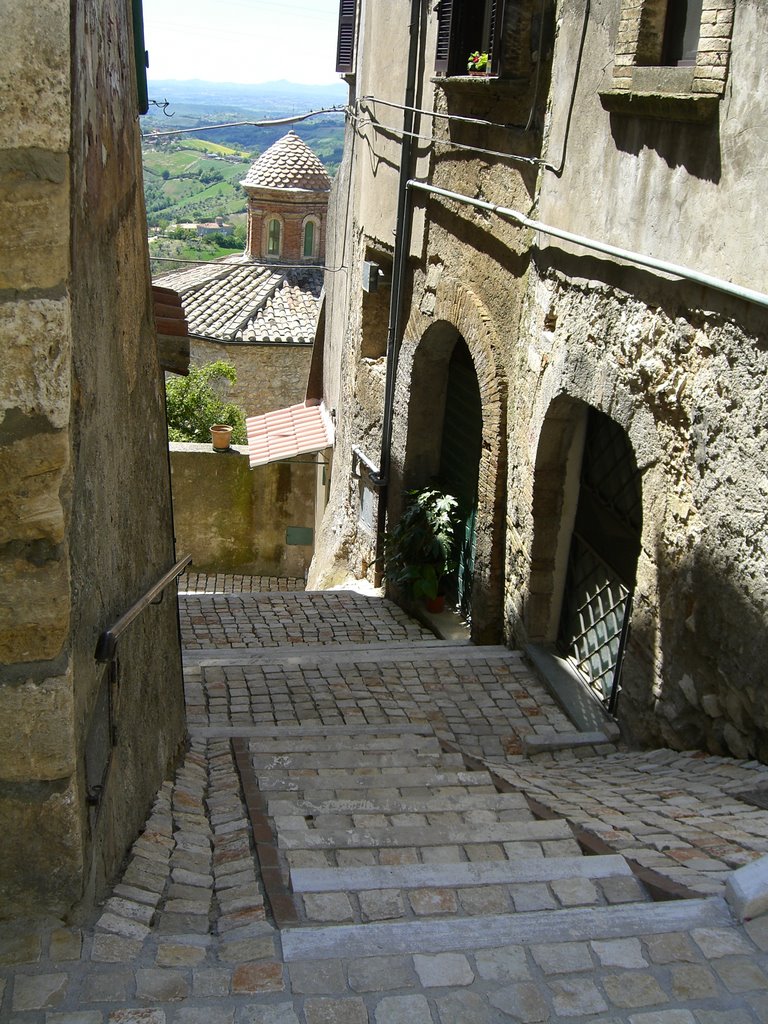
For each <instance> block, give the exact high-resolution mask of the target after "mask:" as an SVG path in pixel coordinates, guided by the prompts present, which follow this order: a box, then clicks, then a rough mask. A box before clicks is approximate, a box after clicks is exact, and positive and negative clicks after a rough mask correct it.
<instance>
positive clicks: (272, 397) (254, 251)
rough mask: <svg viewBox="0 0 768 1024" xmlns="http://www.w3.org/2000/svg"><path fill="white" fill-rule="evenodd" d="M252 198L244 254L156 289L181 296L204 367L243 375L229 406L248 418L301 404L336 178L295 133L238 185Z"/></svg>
mask: <svg viewBox="0 0 768 1024" xmlns="http://www.w3.org/2000/svg"><path fill="white" fill-rule="evenodd" d="M241 184H242V186H243V188H244V189H245V191H246V193H247V195H248V236H247V242H246V247H245V252H244V253H243V254H242V255H237V256H227V257H224V258H223V259H221V260H216V261H214V262H212V263H211V264H209V265H208V266H204V267H195V268H192V269H189V270H179V271H174V272H172V273H169V274H164V275H163V276H162V277H160V278H157V279H156V284H158V285H162V286H164V287H170V288H173V289H175V290H176V291H177V292H178V293H179V294H180V295H181V297H182V301H183V304H184V311H185V313H186V316H187V321H188V324H189V332H190V335H191V336H192V343H191V351H190V358H191V361H192V362H193V363H196V364H198V365H200V364H203V363H209V362H212V361H213V360H216V359H225V360H226V361H227V362H229V363H232V365H233V366H234V367H235V369H236V370H237V382H236V384H235V385H234V386H233V387H232V389H231V391H230V393H229V398H230V399H231V400H232V401H234V402H236V403H237V404H238V405H241V406H242V407H243V408H244V409H245V410H246V412H247V413H248V415H249V416H255V415H261V414H262V413H266V412H269V411H270V410H271V409H275V408H278V407H280V406H286V405H293V404H294V403H296V402H300V401H303V399H304V393H305V390H306V384H307V374H308V372H309V365H310V360H311V356H312V343H313V340H314V335H315V326H316V323H317V318H318V313H319V309H320V302H321V291H322V284H323V272H322V270H320V269H319V266H320V265H322V263H323V261H324V259H325V231H326V218H327V206H328V195H329V191H330V187H331V182H330V178H329V177H328V175H327V173H326V171H325V168H324V167H323V165H322V163H321V162H320V160H319V159H318V158H317V157H316V156H315V154H314V153H313V152H312V150H311V149H310V148H309V146H307V145H306V143H304V142H303V141H302V139H301V138H299V136H298V135H297V134H296V133H295V132H293V131H291V132H288V134H287V135H284V136H283V137H282V138H281V139H278V141H277V142H276V143H274V145H272V146H270V147H269V149H267V150H266V151H265V152H264V153H262V155H261V156H260V157H259V158H258V160H256V162H255V163H254V164H253V166H252V167H251V168H250V170H249V171H248V174H247V175H246V177H245V180H244V181H243V182H241Z"/></svg>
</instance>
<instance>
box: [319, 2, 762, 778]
mask: <svg viewBox="0 0 768 1024" xmlns="http://www.w3.org/2000/svg"><path fill="white" fill-rule="evenodd" d="M408 7H409V5H407V4H406V3H405V2H402V3H400V4H399V5H398V11H399V16H393V14H392V11H391V10H388V11H387V12H386V15H384V14H382V15H381V17H385V16H386V17H387V19H389V20H390V22H391V24H393V25H394V26H395V27H394V28H393V29H391V30H390V34H389V35H387V34H386V33H382V30H381V27H380V25H379V23H378V21H377V19H378V18H379V16H380V12H379V11H378V9H377V5H375V4H372V3H364V4H363V5H362V14H361V18H362V21H361V36H360V39H361V47H362V49H360V50H359V51H358V68H359V70H358V74H357V77H356V78H353V82H354V84H355V86H356V87H357V88H358V92H359V94H360V95H368V94H373V95H379V96H385V97H386V98H389V99H394V100H395V101H401V98H400V97H399V96H397V95H395V94H396V93H397V91H398V89H401V88H402V85H403V82H402V79H401V78H398V76H397V73H396V72H395V70H394V69H393V68H391V67H390V63H389V62H390V58H391V50H390V49H389V44H388V46H387V47H384V48H382V47H381V46H380V45H379V44H378V43H377V40H380V39H381V38H382V34H384V35H386V37H387V39H388V40H390V39H392V38H394V39H395V40H396V45H395V46H393V47H392V48H393V49H396V50H397V52H399V53H401V54H402V53H404V52H406V48H407V47H406V32H405V26H406V25H407V24H408V17H407V8H408ZM624 7H625V9H626V10H630V8H631V5H629V4H625V5H624ZM732 9H733V11H734V16H733V19H731V11H732ZM433 13H434V12H432V14H433ZM432 14H430V15H429V17H430V25H432V24H433V18H432ZM556 14H557V26H556V29H557V30H556V37H555V48H554V55H553V57H552V71H551V78H550V70H549V64H545V65H544V67H543V68H542V74H541V76H540V80H539V83H538V107H537V108H536V109H534V111H533V116H532V117H530V118H529V114H530V113H531V109H532V106H535V104H534V97H533V93H534V91H535V86H534V76H532V77H531V79H530V81H529V82H528V83H527V84H525V83H523V82H521V81H517V82H514V81H511V82H505V83H494V82H485V81H483V82H482V83H478V82H475V81H461V80H458V81H454V82H451V81H448V82H446V83H444V84H438V85H436V86H435V87H434V103H435V108H436V110H438V111H439V112H441V113H449V114H457V115H462V116H468V117H474V118H478V119H482V120H486V121H489V122H497V123H500V124H503V125H504V126H505V127H503V128H492V127H488V126H486V125H478V124H470V123H467V122H460V121H456V122H453V123H452V124H451V125H450V128H448V127H447V126H446V124H445V122H442V121H440V120H437V121H435V122H434V126H433V123H432V121H431V120H429V121H427V119H425V120H424V121H423V122H422V124H421V126H417V131H419V130H421V129H423V128H424V127H425V126H426V125H427V124H428V125H429V127H428V131H429V132H432V131H434V132H435V133H436V134H437V135H438V136H439V137H440V138H441V139H442V140H443V141H446V142H447V141H449V140H450V143H451V144H455V143H459V144H462V145H465V146H478V147H482V148H483V149H485V150H487V151H491V152H486V153H485V154H479V153H469V152H467V151H466V150H465V151H459V150H458V149H456V148H452V145H446V146H443V145H440V144H436V145H434V146H432V147H425V150H423V151H422V152H420V160H422V161H424V160H428V167H427V168H426V171H425V172H424V171H423V165H422V173H421V175H420V176H422V177H427V178H428V179H429V180H430V181H431V182H433V183H434V184H436V185H438V186H442V187H445V188H448V189H452V190H455V191H457V192H460V193H464V194H465V195H467V196H471V197H480V198H482V199H484V200H490V201H491V202H495V203H498V204H500V205H503V206H511V207H513V208H516V209H518V210H521V211H523V212H526V213H528V212H530V211H531V210H533V211H534V216H536V217H537V218H538V219H540V220H541V221H543V222H545V223H549V224H553V225H555V226H557V227H559V228H564V229H566V230H570V231H573V232H577V233H580V234H583V235H587V236H591V237H593V238H597V239H600V240H603V241H607V242H610V243H613V244H614V245H618V246H622V247H624V248H626V249H634V250H636V251H639V252H642V253H646V254H649V255H651V256H656V257H658V258H661V259H664V260H667V261H673V262H678V263H682V264H687V265H688V266H690V267H691V268H692V269H694V270H700V271H703V272H704V273H709V274H713V275H715V276H718V277H721V278H724V279H727V280H731V281H734V282H736V283H737V284H741V285H744V286H747V287H752V288H755V289H758V290H763V291H765V281H766V280H768V273H766V271H767V270H768V266H767V264H768V248H767V247H766V245H765V240H764V237H763V234H764V232H763V224H762V220H761V218H760V217H758V216H755V212H754V211H755V210H758V209H760V208H761V203H762V201H763V200H762V194H763V191H764V187H763V184H762V176H763V166H764V163H765V137H764V133H763V132H761V130H760V127H759V126H761V125H763V124H765V122H766V114H767V113H768V111H766V105H767V104H768V89H767V88H766V69H765V62H764V61H763V60H762V59H761V54H762V53H764V52H765V50H766V46H768V22H767V21H766V19H765V16H764V12H763V8H762V5H761V4H760V3H758V2H755V0H745V2H744V3H738V4H736V5H732V4H730V3H729V0H722V2H719V0H706V2H705V4H704V13H703V24H704V26H705V32H704V34H703V43H702V47H701V53H702V56H701V60H700V61H699V64H700V67H699V68H698V70H696V71H695V72H691V75H692V76H693V77H695V76H696V75H698V76H699V80H700V83H701V82H704V80H705V79H706V81H710V79H711V81H712V83H713V85H712V91H711V95H710V96H709V97H708V99H710V100H711V99H713V97H714V99H715V105H714V107H712V109H715V110H716V114H717V116H716V117H715V118H714V119H713V120H711V121H710V122H707V123H703V124H691V123H682V122H680V121H678V120H672V119H670V118H669V116H652V117H646V116H643V117H640V116H636V115H635V114H629V115H628V114H626V113H624V114H618V113H609V112H608V111H607V110H606V109H604V107H603V105H602V103H601V100H600V91H601V90H605V89H609V88H611V87H612V86H613V85H615V77H614V72H613V65H614V58H615V57H616V56H617V54H618V55H620V56H622V59H624V56H625V55H624V53H623V50H622V46H623V36H622V35H621V32H620V16H621V10H620V5H619V4H617V3H614V2H612V0H593V3H592V4H591V5H588V6H585V5H584V4H582V3H577V2H572V0H562V2H561V3H558V5H557V9H556ZM585 18H586V21H585ZM731 26H732V31H731ZM430 31H431V29H430ZM392 32H394V33H395V35H394V36H392V35H391V33H392ZM398 32H399V33H400V35H399V36H397V33H398ZM713 33H715V35H713ZM718 33H719V34H718ZM723 33H725V34H726V35H728V34H729V38H728V39H727V44H728V52H729V58H728V59H729V63H728V64H727V65H726V64H725V63H723V64H722V65H721V66H720V65H719V66H718V68H717V75H715V74H714V73H713V74H711V75H710V71H711V70H712V68H714V66H715V64H714V63H713V62H715V61H716V60H719V59H720V58H719V57H718V56H717V55H718V54H721V52H725V51H724V50H723V46H725V43H724V42H723V39H721V38H720V35H722V34H723ZM428 36H429V32H427V34H426V36H425V38H427V37H428ZM582 44H583V45H582ZM433 46H434V39H432V40H431V41H430V42H428V43H427V45H426V46H425V47H424V49H423V51H422V53H423V65H422V68H421V74H422V84H421V89H422V90H423V95H424V96H425V97H428V96H429V95H431V93H430V91H429V90H430V89H432V88H433V86H434V85H435V84H434V83H429V86H427V83H426V79H427V78H428V76H429V75H430V74H431V63H430V62H431V55H432V53H433V52H434V49H433ZM718 48H719V49H718ZM524 49H525V48H524V47H523V50H524ZM713 54H714V57H713ZM639 71H640V73H638V75H637V76H633V77H632V88H637V87H639V84H640V83H642V81H644V80H646V79H647V80H650V78H652V77H654V75H655V77H656V78H657V79H659V80H661V79H663V78H664V75H661V76H660V75H659V74H658V71H659V69H648V68H641V69H639ZM677 72H678V69H673V73H669V75H668V76H667V77H669V79H670V81H672V80H674V81H677V80H678V79H680V80H682V77H684V75H681V74H678V73H677ZM705 72H706V75H705ZM707 76H709V77H707ZM724 76H725V77H726V82H725V88H724V89H721V87H720V82H721V81H722V79H723V77H724ZM628 81H629V79H628ZM715 84H716V85H717V88H715ZM721 94H722V96H721ZM710 106H711V104H710ZM683 107H685V104H683ZM689 107H690V105H689ZM382 108H383V105H382V104H380V105H379V109H378V110H377V114H378V115H379V117H380V119H381V120H382V121H383V120H384V119H385V118H384V114H383V110H382ZM647 109H649V108H647V107H646V112H647ZM673 109H678V110H679V109H681V108H680V105H679V104H677V101H675V103H669V102H665V101H664V98H662V101H661V102H660V103H659V104H657V105H656V107H655V108H654V110H655V113H656V114H658V113H659V112H662V113H663V112H666V114H667V115H668V114H669V112H670V110H673ZM545 114H546V119H545V117H544V115H545ZM514 125H517V126H518V127H517V128H514V127H511V126H514ZM537 125H541V126H542V127H543V131H542V132H541V133H540V132H538V131H536V130H535V129H536V127H537ZM526 126H528V127H532V128H533V129H534V130H532V131H527V130H525V128H526ZM424 133H425V134H426V131H425V132H424ZM540 145H541V146H542V147H543V153H540V150H539V146H540ZM396 148H397V147H396V146H395V145H394V143H393V141H392V138H391V137H388V138H386V139H382V140H378V139H377V137H376V135H375V134H374V133H373V130H372V128H371V126H370V125H368V126H366V125H365V124H364V123H363V122H354V124H350V126H349V130H348V134H347V146H346V150H345V160H344V163H343V165H342V169H341V171H340V174H339V177H338V179H337V183H336V192H335V193H334V198H333V207H332V213H331V228H330V236H329V238H330V240H329V250H330V248H331V247H332V251H333V256H331V259H332V260H335V261H336V262H342V261H343V262H344V263H345V264H346V265H347V266H348V267H349V268H350V269H349V273H348V275H346V276H344V277H342V276H341V275H339V276H336V277H334V278H333V279H332V280H330V281H329V282H328V286H327V287H328V295H327V329H326V342H325V363H324V366H325V382H324V386H325V392H324V393H325V396H326V401H328V396H329V395H330V394H332V395H333V400H332V403H329V404H333V405H334V406H337V407H338V410H339V416H338V420H337V444H336V450H335V452H334V482H333V486H332V488H331V495H330V504H329V508H328V511H327V513H326V516H325V520H324V524H323V529H322V533H321V538H320V541H319V543H318V549H317V554H316V557H315V560H314V563H313V567H312V571H311V574H310V585H317V584H320V585H322V584H328V583H332V582H336V581H337V580H338V579H339V578H342V577H343V576H344V575H345V574H360V573H361V572H362V571H363V570H364V567H365V564H366V563H367V562H368V561H369V559H370V552H371V550H372V544H373V538H372V535H371V533H370V531H369V530H367V529H366V528H365V527H364V526H363V525H362V524H361V522H360V500H359V495H360V483H359V481H358V480H357V479H356V478H355V476H354V474H353V470H354V460H353V458H352V454H351V449H352V446H353V445H358V446H360V447H361V448H362V449H363V451H365V452H366V454H368V455H369V457H371V458H372V459H373V461H374V462H376V461H378V454H379V451H378V443H379V438H380V431H381V409H382V405H383V390H384V377H385V359H384V357H383V356H380V357H378V358H362V357H361V353H362V352H365V353H369V352H375V351H376V344H377V342H376V340H375V339H373V340H371V344H370V347H369V346H368V344H367V339H366V332H367V331H368V330H369V327H368V325H367V321H366V317H365V315H364V302H365V300H364V299H362V298H361V296H360V290H359V266H360V262H361V261H362V260H363V259H365V258H366V254H367V253H368V252H369V251H370V250H371V248H374V249H376V248H379V249H380V250H381V251H383V252H388V251H390V250H389V249H388V245H390V244H391V240H390V237H389V235H390V232H391V230H392V227H393V225H392V216H393V210H394V203H393V189H394V180H395V171H396V167H397V164H398V162H399V161H398V159H396V156H395V150H396ZM503 152H511V153H515V154H517V155H518V156H520V157H532V158H536V157H537V156H539V155H542V156H543V157H544V159H545V160H547V161H548V162H549V164H550V166H549V167H546V168H537V167H535V166H531V165H525V164H523V163H521V162H519V161H515V160H507V159H505V158H503V157H501V156H499V154H500V153H503ZM416 206H417V209H418V210H419V211H420V213H421V214H422V215H423V217H424V223H425V228H424V232H423V234H421V233H418V234H417V237H418V239H419V241H418V245H417V246H414V247H413V254H412V259H411V261H410V264H409V270H408V275H407V282H406V295H405V304H404V310H405V313H404V319H403V324H404V338H403V347H402V351H401V354H400V365H399V370H398V379H397V389H396V393H395V421H394V433H393V448H392V453H393V465H392V484H391V495H390V509H389V511H390V514H392V515H396V514H397V511H398V507H399V491H400V489H401V487H402V486H412V485H414V484H417V483H420V482H423V481H422V480H419V479H418V478H419V475H420V474H421V473H426V472H429V470H430V467H433V466H434V464H435V457H436V456H435V449H436V443H437V438H438V435H439V432H440V426H441V423H442V417H443V407H442V405H441V398H440V395H441V393H442V392H441V387H442V381H443V375H444V368H445V351H447V349H448V348H449V347H450V338H451V337H453V336H455V334H456V333H460V334H461V335H462V336H463V337H464V338H465V340H466V342H467V345H468V348H469V350H470V353H471V355H472V358H473V362H474V365H475V369H476V371H477V373H478V379H479V380H480V381H481V393H482V394H483V398H484V413H483V457H482V460H481V493H482V494H483V495H484V498H483V507H482V509H481V513H482V514H481V517H480V520H479V523H478V555H479V573H480V580H481V584H482V591H483V593H482V595H481V599H480V601H479V603H478V611H479V615H480V616H482V617H483V618H484V622H483V630H477V633H476V635H478V636H483V635H485V634H484V628H485V626H489V627H492V626H493V624H494V622H496V621H498V619H499V617H501V618H502V619H503V625H504V631H505V636H506V638H507V640H508V641H509V642H510V643H514V644H518V643H521V642H523V641H525V640H527V639H531V638H533V639H535V640H541V641H552V640H553V639H554V638H555V636H556V634H557V624H558V617H559V611H560V601H561V597H562V590H563V585H564V576H565V564H564V562H565V557H566V556H567V550H568V546H569V542H570V533H571V529H572V525H573V517H574V514H575V501H576V495H577V492H578V473H579V463H580V448H579V445H580V443H581V442H582V441H583V430H584V418H585V414H586V408H587V406H588V405H592V406H594V407H595V408H597V409H600V410H602V411H603V412H604V413H606V414H607V415H608V416H610V417H611V418H612V419H613V420H614V421H615V422H616V423H618V424H619V425H620V426H622V427H623V428H624V429H625V431H626V433H627V435H628V438H629V441H630V444H631V446H632V449H633V452H634V455H635V459H636V462H637V465H638V467H639V469H640V472H641V476H642V494H643V516H642V522H643V534H642V551H641V554H640V559H639V565H638V570H637V593H636V599H635V608H634V613H633V618H632V633H631V637H630V645H629V650H628V655H627V660H626V670H625V676H624V688H623V691H622V695H621V698H620V703H619V716H620V719H621V722H622V725H623V727H624V730H625V733H626V735H627V736H628V737H629V738H630V739H632V740H633V741H636V742H638V743H641V744H659V743H666V744H670V745H672V746H675V747H691V746H701V747H703V748H706V749H709V750H712V751H716V752H719V753H729V752H730V753H733V754H734V755H737V756H743V757H747V756H753V755H754V756H758V757H760V758H761V759H762V760H766V759H768V714H766V710H765V696H764V671H763V668H762V666H763V665H764V664H765V660H766V654H768V651H767V650H766V636H767V635H768V630H767V629H766V626H768V592H767V591H766V582H765V563H766V554H768V528H766V524H765V507H766V495H767V493H768V458H767V457H766V455H765V448H766V445H765V438H764V436H763V435H764V432H765V408H766V405H768V391H767V390H766V385H765V383H764V382H765V378H766V372H765V371H766V365H765V363H766V351H768V337H766V326H765V323H766V321H765V311H764V310H763V309H761V308H760V307H757V306H753V305H750V304H748V303H744V302H742V301H741V300H739V299H732V298H728V297H725V296H724V295H723V294H722V293H720V292H718V291H716V290H711V289H707V288H703V287H700V286H697V285H694V284H685V283H683V282H681V281H680V280H678V279H676V278H674V277H665V276H664V275H662V274H659V273H654V272H652V271H643V270H638V269H632V268H631V267H630V266H628V265H625V264H623V263H619V262H617V261H616V260H611V259H609V258H605V257H600V256H596V255H590V254H589V253H588V252H586V251H585V250H584V249H581V248H578V247H575V246H572V245H569V244H567V243H562V242H558V241H554V240H552V239H551V238H550V237H549V236H547V235H546V234H545V233H537V234H535V235H533V234H526V233H525V232H522V231H520V230H519V229H518V228H516V227H514V226H513V225H512V224H511V223H510V222H509V221H508V220H505V219H503V218H499V217H497V216H494V215H493V214H490V213H486V212H479V211H475V210H472V209H471V208H469V207H466V206H462V205H460V204H455V203H453V202H451V201H450V200H445V199H433V198H427V197H424V196H421V195H420V196H418V197H417V198H416ZM369 319H370V318H369ZM452 332H453V333H452ZM368 340H370V339H368ZM502 593H503V594H504V601H503V607H501V609H499V605H500V603H501V597H500V595H501V594H502ZM474 628H475V623H474V620H473V629H474Z"/></svg>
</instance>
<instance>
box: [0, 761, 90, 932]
mask: <svg viewBox="0 0 768 1024" xmlns="http://www.w3.org/2000/svg"><path fill="white" fill-rule="evenodd" d="M82 825H83V822H82V817H81V813H80V799H79V795H78V793H77V788H76V783H75V781H74V780H71V781H70V782H69V784H68V785H65V784H64V783H62V782H54V783H39V784H32V785H26V786H24V787H21V788H17V786H15V785H14V784H10V785H8V784H6V785H1V786H0V834H2V836H3V839H4V842H3V843H2V844H0V907H2V908H3V910H4V911H5V912H6V913H8V914H14V915H16V914H19V913H22V914H23V913H25V912H28V911H29V910H32V909H34V910H37V909H39V907H40V906H46V907H47V908H48V909H51V910H54V909H59V910H64V909H66V908H68V907H70V906H71V905H72V903H73V902H75V900H77V899H78V898H79V897H80V895H81V880H82V871H83V862H82V848H83V840H82Z"/></svg>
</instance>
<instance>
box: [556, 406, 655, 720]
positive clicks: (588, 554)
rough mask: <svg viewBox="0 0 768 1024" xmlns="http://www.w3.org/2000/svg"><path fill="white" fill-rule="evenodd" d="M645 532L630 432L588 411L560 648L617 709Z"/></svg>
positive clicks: (564, 598) (609, 704)
mask: <svg viewBox="0 0 768 1024" xmlns="http://www.w3.org/2000/svg"><path fill="white" fill-rule="evenodd" d="M641 529H642V495H641V491H640V474H639V472H638V469H637V463H636V462H635V457H634V453H633V451H632V447H631V445H630V443H629V438H628V437H627V435H626V433H625V431H624V430H623V429H622V428H621V427H620V426H619V425H618V424H617V423H615V422H614V421H613V420H612V419H610V417H608V416H606V415H605V414H604V413H601V412H599V411H598V410H597V409H593V408H590V410H589V416H588V421H587V434H586V439H585V442H584V455H583V459H582V468H581V485H580V489H579V501H578V507H577V512H576V522H575V525H574V530H573V536H572V539H571V549H570V554H569V559H568V573H567V576H566V585H565V593H564V596H563V610H562V614H561V618H560V635H559V644H560V647H561V649H562V650H563V651H564V652H565V654H566V655H567V657H568V659H569V660H570V661H571V663H572V664H573V665H574V666H575V668H576V669H577V670H578V672H579V673H580V675H581V676H582V677H583V678H584V679H585V680H586V682H587V683H588V684H589V686H590V687H591V688H592V689H593V690H594V691H595V692H596V693H597V695H598V696H599V697H600V699H601V700H602V701H603V702H604V703H605V704H607V705H608V707H609V709H610V710H613V709H614V707H615V704H616V698H617V696H618V691H619V683H620V676H621V661H622V656H623V652H624V647H625V645H626V640H627V636H628V630H629V617H630V613H631V606H632V591H633V589H634V583H635V574H636V571H637V558H638V555H639V553H640V535H641Z"/></svg>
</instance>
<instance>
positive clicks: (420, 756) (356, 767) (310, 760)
mask: <svg viewBox="0 0 768 1024" xmlns="http://www.w3.org/2000/svg"><path fill="white" fill-rule="evenodd" d="M249 757H250V760H251V764H252V766H253V768H254V770H255V771H256V772H257V774H259V775H261V774H262V773H263V772H265V771H306V770H307V769H311V770H317V771H324V770H326V769H331V770H333V769H344V770H345V771H350V772H354V773H355V774H361V773H364V772H366V771H368V770H369V769H371V768H391V769H406V768H431V767H443V768H463V767H464V760H463V758H462V757H461V755H460V754H443V753H442V752H441V751H440V749H439V748H438V749H435V750H433V751H431V752H429V751H425V752H423V753H422V752H419V751H411V750H386V751H368V750H333V751H331V750H326V751H312V752H305V753H301V752H300V753H297V754H289V753H282V754H278V753H267V754H259V753H256V754H254V753H250V754H249Z"/></svg>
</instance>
